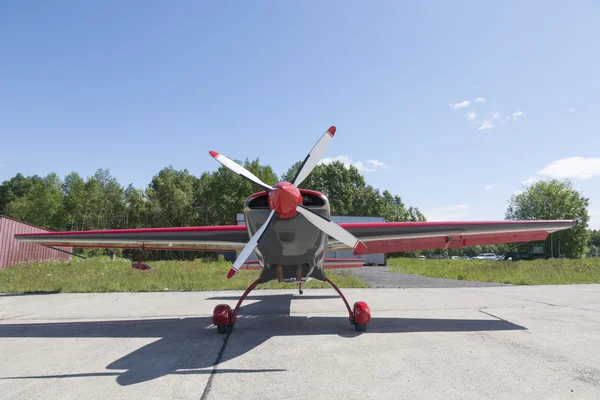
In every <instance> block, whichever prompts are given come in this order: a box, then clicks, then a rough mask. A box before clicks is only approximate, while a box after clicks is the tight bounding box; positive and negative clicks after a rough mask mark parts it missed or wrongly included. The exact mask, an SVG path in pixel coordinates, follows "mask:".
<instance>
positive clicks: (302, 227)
mask: <svg viewBox="0 0 600 400" xmlns="http://www.w3.org/2000/svg"><path fill="white" fill-rule="evenodd" d="M335 133H336V127H335V126H332V127H330V128H329V129H328V130H327V131H325V133H324V134H323V135H322V136H321V138H320V139H319V140H318V141H317V143H316V144H315V145H314V147H313V148H312V150H311V151H310V152H309V153H308V155H307V156H306V158H305V159H304V161H303V162H302V164H301V165H300V167H299V168H298V171H297V173H296V176H295V177H294V179H293V180H292V182H279V183H277V184H275V185H273V186H271V185H268V184H266V183H264V182H263V181H261V180H260V179H259V178H258V177H257V176H255V175H254V174H252V173H251V172H250V171H248V170H247V169H245V168H244V167H242V166H241V165H239V164H237V163H236V162H234V161H233V160H231V159H229V158H227V157H226V156H224V155H222V154H220V153H218V152H216V151H210V152H209V154H210V155H211V156H212V157H213V158H214V159H215V160H217V161H218V162H220V163H221V164H222V165H223V166H225V167H226V168H228V169H230V170H231V171H233V172H235V173H236V174H238V175H240V176H241V177H242V178H244V179H247V180H248V181H250V182H251V183H253V184H254V185H255V186H257V187H258V188H260V189H261V191H260V192H257V193H254V194H252V195H250V196H248V197H247V198H246V200H245V203H244V209H243V211H244V219H245V226H243V225H227V226H196V227H178V228H149V229H119V230H94V231H71V232H48V233H31V234H18V235H15V239H17V240H21V241H26V242H35V243H38V244H41V245H44V246H48V247H51V246H52V247H54V246H58V247H61V246H69V247H85V248H122V249H141V250H142V251H144V250H209V251H227V250H230V251H231V250H235V251H239V255H238V257H237V259H236V260H235V262H233V264H232V266H231V269H230V270H229V273H228V274H227V279H231V278H232V277H233V276H234V275H235V274H236V273H237V271H238V270H239V269H240V268H242V267H243V266H244V265H245V263H246V260H247V258H248V257H249V256H250V254H251V253H252V252H255V253H256V256H257V258H258V262H259V265H260V269H261V272H260V275H259V277H258V278H257V279H256V280H255V281H254V282H253V283H252V284H251V285H250V286H249V287H248V288H247V289H246V291H245V292H244V293H243V295H242V296H241V297H240V299H239V300H238V302H237V305H236V306H235V308H234V309H232V308H231V307H230V306H229V305H227V304H219V305H217V306H216V307H215V308H214V310H213V316H212V320H213V324H214V325H216V327H217V331H218V332H219V333H227V332H229V331H230V330H231V329H232V328H233V326H234V324H235V322H236V317H237V313H238V310H239V308H240V306H241V304H242V302H243V301H244V299H245V298H246V297H247V296H248V294H249V293H250V292H251V291H252V290H253V289H255V288H256V286H258V285H259V284H261V283H266V282H269V281H272V280H277V281H279V282H287V283H292V284H296V285H298V287H299V288H300V294H302V291H301V290H302V284H304V283H306V282H308V281H310V280H313V279H314V280H318V281H321V282H326V283H327V284H329V285H330V286H331V287H332V288H333V289H335V291H336V292H337V293H338V294H339V296H340V297H341V299H342V300H343V302H344V304H345V306H346V309H347V311H348V315H349V320H350V323H351V324H352V325H353V326H354V328H355V330H356V331H359V332H362V331H365V330H366V329H367V325H368V324H369V323H370V322H371V310H370V309H369V306H368V305H367V304H366V303H365V302H363V301H358V302H355V303H354V305H353V307H350V304H349V303H348V301H347V300H346V297H345V296H344V294H343V293H342V292H341V290H340V289H339V288H338V287H337V286H336V285H335V284H334V283H333V282H332V281H331V280H330V279H328V278H327V277H326V275H325V272H324V270H325V269H326V268H327V267H328V264H329V263H330V261H329V260H327V259H325V254H326V252H327V251H336V250H344V249H351V250H353V253H354V255H361V254H378V253H395V252H403V251H413V250H425V249H439V248H441V249H448V248H460V247H464V246H474V245H486V244H500V243H513V242H528V241H536V240H544V239H545V238H546V237H547V236H548V235H549V234H550V233H552V232H556V231H559V230H562V229H567V228H570V227H572V226H573V225H574V224H575V222H576V221H573V220H548V221H546V220H527V221H492V222H366V223H340V224H336V223H335V222H333V221H331V220H330V219H329V217H330V210H329V201H328V199H327V196H326V195H325V194H323V193H320V192H316V191H313V190H308V189H299V188H298V186H299V185H300V184H301V183H302V182H303V181H304V180H305V179H306V178H307V177H308V175H309V174H310V172H311V171H312V170H313V169H314V168H315V166H316V165H317V164H318V163H319V161H320V160H321V159H322V157H323V155H324V154H325V150H326V149H327V147H328V145H329V142H330V141H331V140H332V139H333V137H334V135H335ZM141 265H142V264H141V260H140V263H138V264H134V265H133V266H134V267H136V268H141V269H144V267H142V266H141ZM344 266H352V263H348V264H343V263H342V265H341V267H344ZM332 267H335V265H332Z"/></svg>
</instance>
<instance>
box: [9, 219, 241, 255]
mask: <svg viewBox="0 0 600 400" xmlns="http://www.w3.org/2000/svg"><path fill="white" fill-rule="evenodd" d="M15 239H17V240H20V241H24V242H33V243H38V244H41V245H44V246H69V247H86V248H103V249H108V248H115V249H138V248H142V249H144V250H212V251H217V250H218V251H225V250H237V251H239V250H242V249H243V248H244V246H245V244H246V243H247V242H248V233H247V231H246V227H245V226H243V225H227V226H192V227H182V228H148V229H116V230H97V231H72V232H47V233H27V234H18V235H15Z"/></svg>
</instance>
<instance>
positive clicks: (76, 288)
mask: <svg viewBox="0 0 600 400" xmlns="http://www.w3.org/2000/svg"><path fill="white" fill-rule="evenodd" d="M149 264H150V265H151V267H152V269H150V270H147V271H141V270H135V269H132V268H131V261H129V260H124V259H117V260H115V261H110V260H109V258H108V257H96V258H92V259H87V260H81V259H74V260H72V261H70V262H66V263H65V262H60V263H59V262H40V263H29V264H20V265H15V266H12V267H8V268H4V269H0V293H33V292H38V293H44V292H46V293H47V292H70V293H94V292H163V291H192V290H230V289H246V288H247V287H248V286H249V285H250V284H251V283H252V282H253V281H254V280H255V279H256V278H257V277H258V275H259V271H246V270H240V271H239V272H238V273H237V275H236V276H235V277H233V278H232V279H227V278H226V277H227V272H228V271H229V268H230V267H231V263H230V262H226V261H223V262H210V263H209V262H202V261H200V260H196V261H155V262H149ZM327 276H328V277H329V278H330V279H331V280H333V281H334V282H335V284H336V285H338V286H339V287H345V288H348V287H351V288H364V287H368V285H366V284H365V283H364V282H363V281H362V280H361V279H360V278H358V277H356V276H354V275H351V274H350V273H349V272H336V271H328V273H327ZM305 287H306V288H328V287H329V285H327V284H326V283H321V282H318V281H311V282H309V283H307V284H306V285H305ZM258 288H259V289H260V288H263V289H291V288H295V286H294V285H290V284H285V283H278V282H276V281H275V282H269V283H266V284H263V285H259V286H258Z"/></svg>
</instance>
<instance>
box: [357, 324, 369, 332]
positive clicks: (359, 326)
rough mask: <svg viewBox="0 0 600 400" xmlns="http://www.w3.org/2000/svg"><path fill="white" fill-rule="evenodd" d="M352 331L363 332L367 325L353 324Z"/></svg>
mask: <svg viewBox="0 0 600 400" xmlns="http://www.w3.org/2000/svg"><path fill="white" fill-rule="evenodd" d="M354 329H356V331H357V332H364V331H366V330H367V324H357V323H355V324H354Z"/></svg>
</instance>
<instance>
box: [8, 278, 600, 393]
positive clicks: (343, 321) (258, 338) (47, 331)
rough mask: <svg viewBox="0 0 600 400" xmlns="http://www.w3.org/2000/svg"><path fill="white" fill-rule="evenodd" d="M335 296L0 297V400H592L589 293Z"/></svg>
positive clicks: (597, 292)
mask: <svg viewBox="0 0 600 400" xmlns="http://www.w3.org/2000/svg"><path fill="white" fill-rule="evenodd" d="M344 293H345V294H346V296H347V298H348V300H349V301H350V302H351V303H353V302H354V301H359V300H364V301H366V302H367V303H368V304H369V305H370V307H371V310H372V314H373V321H372V323H371V324H370V325H369V327H368V330H367V332H365V333H357V332H355V331H354V329H353V327H352V326H351V325H350V324H349V322H348V315H347V313H346V311H345V307H344V305H343V303H342V301H341V300H340V299H339V298H338V297H337V296H336V293H335V292H334V291H333V290H327V289H321V290H319V289H312V290H306V291H305V294H304V295H303V296H299V295H298V294H297V292H296V291H294V290H293V289H290V290H269V291H266V290H265V291H261V290H257V291H255V292H253V293H252V294H251V295H250V296H249V298H248V300H247V302H246V303H245V306H244V307H243V308H242V311H241V313H240V317H239V318H238V321H237V324H236V327H235V328H234V329H233V331H232V332H231V333H230V334H229V335H219V334H217V332H216V328H215V327H214V326H212V325H211V315H212V309H213V307H214V306H215V305H217V304H219V303H228V304H231V305H235V302H236V301H237V299H238V296H239V295H240V294H241V292H240V291H235V292H233V291H227V292H192V293H107V294H50V295H27V296H23V295H21V296H18V295H17V296H15V295H0V398H1V399H38V398H39V399H42V398H43V399H77V400H81V399H128V400H133V399H232V398H240V399H278V400H281V399H332V398H339V399H342V398H343V399H432V398H436V399H441V398H443V399H598V398H600V285H568V286H528V287H523V286H504V287H479V288H429V289H422V288H421V289H349V290H345V291H344Z"/></svg>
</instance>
